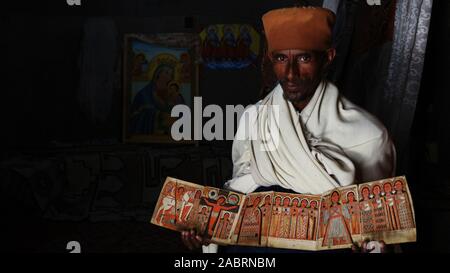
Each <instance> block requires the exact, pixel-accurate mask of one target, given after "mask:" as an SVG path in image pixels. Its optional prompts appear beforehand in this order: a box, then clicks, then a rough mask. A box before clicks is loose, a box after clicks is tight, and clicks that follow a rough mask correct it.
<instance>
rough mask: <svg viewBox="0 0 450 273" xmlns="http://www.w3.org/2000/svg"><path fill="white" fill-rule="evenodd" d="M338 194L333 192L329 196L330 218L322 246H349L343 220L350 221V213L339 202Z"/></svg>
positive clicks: (349, 237)
mask: <svg viewBox="0 0 450 273" xmlns="http://www.w3.org/2000/svg"><path fill="white" fill-rule="evenodd" d="M339 199H340V194H339V192H338V191H333V193H332V194H331V206H330V218H329V219H328V225H327V228H326V230H325V237H324V238H323V243H322V246H336V245H344V244H351V243H352V238H351V236H350V232H349V230H348V227H347V225H346V221H345V218H347V219H350V218H351V216H350V213H349V212H348V210H347V208H346V207H345V206H342V205H341V204H340V202H339Z"/></svg>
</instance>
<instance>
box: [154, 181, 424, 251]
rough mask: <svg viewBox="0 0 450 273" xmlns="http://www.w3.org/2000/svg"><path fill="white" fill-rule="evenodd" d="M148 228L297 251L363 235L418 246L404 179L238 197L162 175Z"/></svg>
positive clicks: (343, 245) (340, 245) (359, 239)
mask: <svg viewBox="0 0 450 273" xmlns="http://www.w3.org/2000/svg"><path fill="white" fill-rule="evenodd" d="M151 223H153V224H155V225H158V226H162V227H165V228H169V229H172V230H177V231H181V230H186V229H195V230H196V231H197V233H198V234H201V235H203V236H205V237H208V238H210V239H211V241H212V242H214V243H217V244H221V245H246V246H260V247H276V248H288V249H303V250H325V249H337V248H350V247H351V245H352V244H353V242H355V243H357V244H360V243H361V242H362V241H363V240H365V239H366V238H369V239H371V240H384V241H385V242H386V243H387V244H394V243H405V242H415V241H416V224H415V215H414V209H413V203H412V199H411V194H410V191H409V188H408V184H407V182H406V178H405V177H404V176H401V177H394V178H388V179H383V180H379V181H374V182H368V183H363V184H359V185H351V186H347V187H339V188H335V189H334V190H331V191H329V192H325V193H323V194H321V195H311V194H292V193H280V192H257V193H250V194H240V193H236V192H232V191H227V190H223V189H218V188H213V187H207V186H201V185H197V184H194V183H190V182H186V181H182V180H179V179H175V178H171V177H168V178H167V179H166V181H165V183H164V185H163V187H162V190H161V193H160V196H159V199H158V202H157V204H156V207H155V210H154V212H153V216H152V219H151Z"/></svg>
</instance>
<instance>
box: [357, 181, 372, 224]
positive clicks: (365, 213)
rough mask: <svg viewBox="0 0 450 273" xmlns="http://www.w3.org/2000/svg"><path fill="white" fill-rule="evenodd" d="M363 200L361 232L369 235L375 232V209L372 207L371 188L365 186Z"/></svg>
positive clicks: (361, 204)
mask: <svg viewBox="0 0 450 273" xmlns="http://www.w3.org/2000/svg"><path fill="white" fill-rule="evenodd" d="M361 195H362V200H361V201H360V202H359V208H360V212H361V223H362V226H361V228H362V230H361V232H365V233H369V232H374V231H375V225H374V216H373V209H372V205H371V202H372V201H371V199H370V198H371V194H370V189H369V187H367V186H365V187H363V188H362V189H361Z"/></svg>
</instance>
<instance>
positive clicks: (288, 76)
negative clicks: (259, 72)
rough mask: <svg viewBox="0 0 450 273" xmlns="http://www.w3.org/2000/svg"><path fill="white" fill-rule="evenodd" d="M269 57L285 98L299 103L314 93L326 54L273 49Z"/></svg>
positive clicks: (320, 76) (320, 77)
mask: <svg viewBox="0 0 450 273" xmlns="http://www.w3.org/2000/svg"><path fill="white" fill-rule="evenodd" d="M270 57H271V58H270V59H271V61H272V65H273V70H274V73H275V75H276V77H277V79H278V81H279V82H280V84H281V87H282V88H283V91H284V92H283V93H284V97H285V98H286V99H287V100H289V101H291V102H292V103H300V102H302V101H306V100H308V99H310V98H311V97H312V96H313V95H314V92H315V91H316V88H317V85H318V84H319V83H320V80H321V79H322V74H323V68H324V65H325V63H326V61H327V54H324V53H318V52H315V51H304V50H300V49H286V50H275V51H273V52H272V54H271V56H270ZM330 57H331V56H330ZM333 57H334V56H333Z"/></svg>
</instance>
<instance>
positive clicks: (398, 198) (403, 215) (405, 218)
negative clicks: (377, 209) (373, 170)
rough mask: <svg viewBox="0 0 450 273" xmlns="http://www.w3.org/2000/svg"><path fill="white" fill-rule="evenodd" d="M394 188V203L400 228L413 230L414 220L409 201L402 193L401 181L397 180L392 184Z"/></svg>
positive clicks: (403, 192) (405, 194) (404, 193)
mask: <svg viewBox="0 0 450 273" xmlns="http://www.w3.org/2000/svg"><path fill="white" fill-rule="evenodd" d="M394 188H395V191H396V192H395V203H396V205H397V210H398V213H399V218H400V227H401V228H402V229H405V228H413V227H414V220H413V217H412V214H411V208H410V205H409V199H408V196H407V193H406V192H405V191H404V185H403V182H402V181H401V180H397V181H395V183H394Z"/></svg>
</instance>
